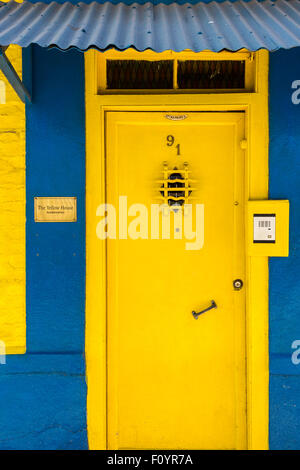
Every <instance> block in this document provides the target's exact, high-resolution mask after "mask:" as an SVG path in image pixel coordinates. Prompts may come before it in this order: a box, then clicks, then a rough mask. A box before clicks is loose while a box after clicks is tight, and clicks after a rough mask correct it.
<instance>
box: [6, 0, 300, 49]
mask: <svg viewBox="0 0 300 470" xmlns="http://www.w3.org/2000/svg"><path fill="white" fill-rule="evenodd" d="M9 44H18V45H20V46H22V47H26V46H28V45H29V44H39V45H40V46H42V47H49V46H56V47H58V48H60V49H63V50H66V49H69V48H72V47H75V48H77V49H80V50H82V51H85V50H87V49H89V48H96V49H99V50H101V51H104V50H106V49H109V48H111V47H115V48H117V49H119V50H124V49H127V48H129V47H133V48H135V49H137V50H138V51H144V50H146V49H151V50H153V51H156V52H162V51H165V50H173V51H182V50H185V49H190V50H192V51H194V52H199V51H202V50H206V49H208V50H211V51H215V52H219V51H221V50H224V49H227V50H230V51H237V50H239V49H242V48H246V49H248V50H250V51H256V50H258V49H262V48H264V49H268V50H269V51H274V50H276V49H279V48H284V49H289V48H291V47H295V46H299V45H300V0H276V1H271V0H264V1H260V2H259V1H257V0H250V1H248V2H245V1H240V0H238V1H236V2H230V1H224V2H221V3H217V2H211V3H197V4H189V3H185V4H182V5H179V4H178V3H171V4H169V5H165V4H163V3H159V4H156V5H153V4H152V3H145V4H143V5H141V4H138V3H133V4H131V5H126V4H124V3H118V4H113V3H110V2H105V3H103V4H101V3H97V2H93V3H90V4H85V3H78V4H75V5H73V4H71V3H69V2H65V3H63V4H58V3H56V2H52V3H50V4H46V3H42V2H39V3H34V4H33V3H30V2H27V1H24V2H23V3H16V2H14V1H11V2H9V3H0V45H1V46H7V45H9Z"/></svg>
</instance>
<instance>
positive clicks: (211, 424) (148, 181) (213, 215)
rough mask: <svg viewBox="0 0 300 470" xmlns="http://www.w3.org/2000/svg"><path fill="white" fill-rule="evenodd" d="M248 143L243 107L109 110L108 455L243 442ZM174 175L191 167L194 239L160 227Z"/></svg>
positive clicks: (231, 446) (224, 446) (235, 445)
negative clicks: (157, 220) (238, 285)
mask: <svg viewBox="0 0 300 470" xmlns="http://www.w3.org/2000/svg"><path fill="white" fill-rule="evenodd" d="M243 139H244V114H243V113H240V112H233V113H229V112H228V113H221V112H220V113H214V112H211V113H196V112H195V113H193V112H191V113H186V114H185V115H179V114H176V113H172V112H170V113H162V112H109V113H107V114H106V180H107V183H106V184H107V202H108V203H109V204H112V205H113V206H114V207H115V208H116V214H117V227H116V229H117V230H116V239H112V238H108V240H107V286H108V288H107V305H108V311H107V335H108V339H107V341H108V346H107V354H108V356H107V383H108V385H107V387H108V389H107V407H108V423H107V429H108V448H109V449H243V448H245V447H246V366H245V364H246V360H245V350H246V345H245V287H243V288H242V289H240V290H235V289H234V287H233V281H234V280H235V279H241V280H243V283H244V286H245V285H246V279H245V259H244V239H245V228H244V153H243V151H242V149H241V147H240V142H241V140H243ZM166 168H167V170H168V171H169V173H168V177H169V178H170V177H171V176H170V175H173V176H172V177H174V174H175V177H176V175H177V178H175V179H177V180H178V181H179V183H180V178H181V177H183V176H184V171H185V170H187V171H189V173H188V180H187V182H185V184H187V185H188V186H189V190H188V191H187V190H186V191H185V196H189V199H188V200H187V203H188V204H191V205H192V209H190V210H192V214H193V217H194V218H193V228H194V229H195V230H194V231H195V232H196V235H195V239H194V240H187V239H186V237H185V236H184V235H185V232H184V229H183V228H182V227H181V226H180V224H179V225H178V223H177V225H176V227H175V223H174V222H173V221H172V223H171V231H170V239H162V230H161V228H160V230H159V236H157V231H155V230H154V228H153V223H152V222H153V219H152V218H151V210H153V209H152V206H151V205H153V204H159V203H161V202H163V200H162V199H160V198H162V197H163V195H164V192H163V189H162V186H163V185H164V170H165V171H166ZM178 174H179V175H180V177H178ZM171 192H172V191H170V192H166V193H165V194H166V195H167V199H166V201H167V202H168V201H169V199H168V196H170V194H171ZM174 192H175V193H176V194H177V197H178V194H179V195H181V194H182V193H180V192H179V193H178V192H177V191H176V190H174ZM162 193H163V194H162ZM120 196H126V197H127V199H125V198H124V197H123V198H122V199H121V205H120V206H119V204H120V199H119V197H120ZM125 202H126V204H127V210H128V211H129V215H128V217H127V218H126V214H125V215H124V210H123V209H124V204H125ZM134 204H140V205H143V207H142V208H141V206H133V205H134ZM196 205H198V208H199V213H198V217H199V218H198V219H197V214H196ZM121 206H122V208H121ZM185 207H186V209H187V207H188V206H184V205H183V211H185V210H186V209H185ZM173 209H174V207H173ZM139 211H142V212H143V213H145V211H146V212H147V214H148V218H147V221H148V224H145V222H141V221H140V222H141V223H140V225H139V224H138V223H137V219H136V217H137V216H138V214H140V212H139ZM175 214H177V215H178V214H181V209H178V208H177V211H176V208H175ZM173 215H174V210H173V211H172V214H171V218H172V217H173ZM160 217H161V221H162V219H163V218H166V217H167V215H166V214H165V213H164V211H163V213H162V214H161V215H160ZM175 217H176V216H175ZM183 218H184V217H183ZM143 220H144V219H143ZM164 220H167V219H164ZM184 220H185V219H184ZM199 220H200V222H199ZM198 222H199V223H198ZM184 227H185V226H184ZM195 227H196V228H195ZM197 227H198V228H199V230H198V232H199V233H197ZM176 229H177V231H176ZM138 230H140V238H138V236H139V235H138ZM119 232H120V233H119ZM134 234H135V235H134ZM126 237H127V238H126ZM133 237H134V238H135V239H133ZM155 237H156V238H155ZM136 238H137V239H136ZM212 300H214V301H215V303H216V305H217V308H213V309H210V310H208V311H207V312H205V313H203V314H202V315H200V316H199V317H198V319H196V318H194V316H193V315H192V311H196V312H199V311H201V310H203V309H205V308H207V307H209V306H210V305H211V301H212Z"/></svg>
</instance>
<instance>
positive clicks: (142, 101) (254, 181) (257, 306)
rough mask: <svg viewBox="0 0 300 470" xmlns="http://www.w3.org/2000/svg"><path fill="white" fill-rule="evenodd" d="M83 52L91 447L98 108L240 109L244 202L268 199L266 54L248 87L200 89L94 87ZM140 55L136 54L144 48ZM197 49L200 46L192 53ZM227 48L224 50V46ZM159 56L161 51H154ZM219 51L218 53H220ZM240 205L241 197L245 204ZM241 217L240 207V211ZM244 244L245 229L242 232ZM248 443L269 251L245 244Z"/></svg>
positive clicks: (253, 431)
mask: <svg viewBox="0 0 300 470" xmlns="http://www.w3.org/2000/svg"><path fill="white" fill-rule="evenodd" d="M99 54H100V53H99V52H97V51H94V50H91V51H88V52H86V53H85V83H86V91H85V101H86V331H85V344H86V346H85V351H86V381H87V429H88V441H89V448H90V449H106V448H107V429H106V428H107V425H106V364H107V362H106V332H107V329H106V315H105V312H106V243H105V241H104V240H99V239H98V238H97V237H96V226H97V223H98V221H99V220H98V218H97V216H96V209H97V207H98V206H99V205H100V204H103V203H105V113H106V112H108V111H164V112H167V111H170V110H171V111H174V112H175V111H178V112H180V111H181V112H183V111H185V112H192V111H197V112H207V111H244V113H245V141H244V142H243V143H242V145H243V148H244V149H245V158H246V161H245V168H246V174H245V201H248V200H259V199H262V200H263V199H268V144H269V127H268V120H269V116H268V59H269V55H268V52H267V51H259V52H257V53H255V62H256V67H255V90H254V91H253V92H247V91H246V92H241V93H240V92H237V93H236V92H235V93H199V94H195V93H193V94H130V95H126V94H98V84H97V70H98V55H99ZM140 54H141V58H142V56H143V53H140ZM199 54H202V53H199ZM225 54H228V53H225ZM160 55H161V54H160ZM219 55H222V53H219ZM245 211H246V204H245ZM245 220H246V212H245ZM245 243H246V234H245ZM246 276H247V292H246V370H247V444H248V449H268V446H269V341H268V336H269V324H268V317H269V300H268V292H269V270H268V257H266V256H256V257H252V256H251V257H250V256H249V255H248V254H247V247H246Z"/></svg>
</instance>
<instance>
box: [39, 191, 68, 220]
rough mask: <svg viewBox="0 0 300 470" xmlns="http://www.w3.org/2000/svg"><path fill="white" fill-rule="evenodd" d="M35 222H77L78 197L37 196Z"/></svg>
mask: <svg viewBox="0 0 300 470" xmlns="http://www.w3.org/2000/svg"><path fill="white" fill-rule="evenodd" d="M34 220H35V222H76V220H77V198H76V197H35V198H34Z"/></svg>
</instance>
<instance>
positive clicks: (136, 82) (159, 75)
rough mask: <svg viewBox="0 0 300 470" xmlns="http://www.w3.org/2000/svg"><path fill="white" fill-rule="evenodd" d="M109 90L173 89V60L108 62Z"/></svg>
mask: <svg viewBox="0 0 300 470" xmlns="http://www.w3.org/2000/svg"><path fill="white" fill-rule="evenodd" d="M106 71H107V88H108V89H118V90H147V89H156V90H166V89H172V88H173V62H172V60H158V61H149V60H108V61H107V64H106Z"/></svg>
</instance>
